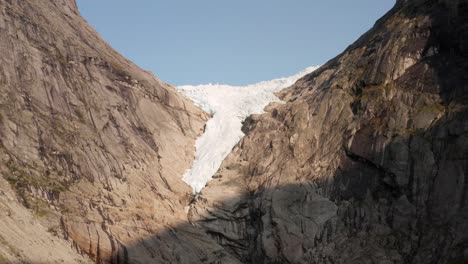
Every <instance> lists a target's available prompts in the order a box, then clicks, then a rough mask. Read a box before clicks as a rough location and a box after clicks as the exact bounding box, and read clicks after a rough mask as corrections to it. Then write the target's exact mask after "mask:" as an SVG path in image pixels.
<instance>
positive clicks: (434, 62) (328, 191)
mask: <svg viewBox="0 0 468 264" xmlns="http://www.w3.org/2000/svg"><path fill="white" fill-rule="evenodd" d="M467 76H468V2H467V1H464V0H450V1H449V0H406V1H397V3H396V5H395V7H394V8H393V9H392V10H391V11H390V12H389V13H388V14H386V15H385V16H384V17H383V18H382V19H380V20H379V21H378V22H377V23H376V24H375V26H374V27H373V28H372V29H371V30H370V31H369V32H367V33H366V34H365V35H364V36H362V37H361V38H360V39H359V40H358V41H357V42H356V43H354V44H353V45H351V46H350V47H349V48H348V49H346V50H345V51H344V52H343V53H342V54H341V55H339V56H338V57H336V58H334V59H332V60H331V61H329V62H328V63H326V64H325V65H323V66H322V67H321V68H320V69H318V70H317V71H315V72H314V73H312V74H310V75H308V76H305V77H304V78H302V79H300V80H299V81H298V82H297V83H296V84H295V85H293V86H292V87H290V88H288V89H286V90H284V91H282V92H281V93H280V94H279V95H280V97H281V98H282V99H283V100H285V101H286V103H285V104H277V105H270V106H269V107H268V113H266V114H263V115H256V116H252V117H250V118H249V119H248V120H247V121H246V122H245V124H244V129H243V130H244V131H245V132H247V136H246V137H245V138H244V139H243V140H242V141H241V142H240V143H239V144H238V145H237V147H235V148H234V150H233V152H232V153H231V155H230V156H228V158H227V159H226V160H225V161H224V163H223V165H222V167H221V169H220V170H219V171H218V173H217V175H215V177H214V178H216V179H215V180H213V181H211V182H210V183H209V185H208V186H207V187H206V188H204V189H203V190H202V193H201V195H200V197H199V198H198V200H197V201H196V202H195V203H193V204H192V205H191V209H190V213H189V215H190V219H191V222H192V223H193V224H195V225H197V226H199V227H200V228H202V229H205V230H206V232H207V233H208V234H210V235H211V236H212V237H213V238H215V239H216V240H217V241H218V243H219V244H221V245H222V246H223V247H224V248H225V249H226V250H227V251H228V252H230V253H231V254H233V255H235V256H237V258H238V259H239V260H241V261H243V262H245V263H467V262H468V207H467V206H468V195H467V191H468V178H467V172H468V152H467V151H468V113H467V108H466V107H467V103H468V94H467V92H468V79H467Z"/></svg>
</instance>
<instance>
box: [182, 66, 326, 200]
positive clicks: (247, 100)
mask: <svg viewBox="0 0 468 264" xmlns="http://www.w3.org/2000/svg"><path fill="white" fill-rule="evenodd" d="M316 68H317V67H309V68H307V69H305V70H304V71H302V72H300V73H298V74H295V75H293V76H290V77H284V78H278V79H274V80H270V81H263V82H259V83H255V84H251V85H247V86H231V85H221V84H208V85H195V86H194V85H183V86H180V87H178V88H177V89H178V90H179V91H181V92H182V93H183V94H185V95H186V96H187V97H188V98H190V99H192V101H193V102H195V104H196V105H198V106H200V107H201V108H202V109H203V110H204V111H205V112H207V113H210V114H211V115H212V118H211V119H210V120H209V121H208V122H207V123H206V126H205V131H204V133H203V135H201V136H200V137H199V138H198V139H197V142H196V144H195V145H196V148H197V151H196V154H195V160H194V162H193V165H192V168H191V169H190V170H188V171H187V172H186V173H185V174H184V176H183V180H184V181H185V182H186V183H187V184H189V185H190V186H192V188H193V189H194V191H195V192H196V193H197V192H199V191H200V190H201V189H202V188H203V187H204V186H205V185H206V183H207V182H208V181H209V180H211V177H212V176H213V175H214V174H215V173H216V171H217V170H218V169H219V166H220V165H221V163H222V162H223V160H224V159H225V158H226V156H227V155H229V153H230V152H231V150H232V148H233V147H234V146H235V145H236V144H237V143H238V142H239V140H240V139H241V138H242V137H244V133H243V132H242V123H243V122H244V120H245V119H246V118H247V117H249V116H250V115H253V114H260V113H262V112H263V109H264V108H265V106H266V105H267V104H269V103H272V102H279V101H280V100H279V99H278V98H277V97H276V96H275V94H274V93H275V92H279V91H280V90H282V89H284V88H286V87H289V86H291V85H292V84H294V83H295V82H296V81H297V79H299V78H300V77H302V76H304V75H305V74H307V73H310V72H312V71H314V70H315V69H316ZM213 146H215V147H213Z"/></svg>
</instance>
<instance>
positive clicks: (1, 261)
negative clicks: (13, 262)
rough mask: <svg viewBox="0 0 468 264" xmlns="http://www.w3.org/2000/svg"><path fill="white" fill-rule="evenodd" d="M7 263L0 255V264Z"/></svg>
mask: <svg viewBox="0 0 468 264" xmlns="http://www.w3.org/2000/svg"><path fill="white" fill-rule="evenodd" d="M7 263H8V261H7V259H6V258H5V257H4V256H3V255H2V254H0V264H7Z"/></svg>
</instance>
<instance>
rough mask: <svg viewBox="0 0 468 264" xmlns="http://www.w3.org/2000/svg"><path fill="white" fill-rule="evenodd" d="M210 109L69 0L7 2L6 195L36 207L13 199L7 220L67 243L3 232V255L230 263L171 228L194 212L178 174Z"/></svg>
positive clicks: (1, 31) (0, 145)
mask: <svg viewBox="0 0 468 264" xmlns="http://www.w3.org/2000/svg"><path fill="white" fill-rule="evenodd" d="M207 118H208V116H207V114H205V113H204V112H203V111H201V110H200V109H198V108H197V107H195V106H194V105H193V104H192V103H191V102H190V101H188V100H187V99H186V98H184V97H183V96H181V95H180V94H178V93H177V92H176V91H175V89H174V88H173V87H171V86H169V85H167V84H165V83H163V82H161V81H160V80H159V79H157V78H156V77H155V76H153V74H152V73H150V72H147V71H144V70H142V69H140V68H138V67H137V66H136V65H134V64H133V63H131V62H129V61H128V60H127V59H125V58H124V57H122V56H121V55H119V54H118V53H117V52H116V51H114V50H113V49H112V48H111V47H110V46H109V45H108V44H107V43H106V42H105V41H104V40H102V38H101V37H100V36H99V35H98V34H97V33H96V31H95V30H94V29H93V28H92V27H90V26H89V25H88V24H87V23H86V21H85V20H84V19H83V18H82V17H81V16H80V15H79V13H78V9H77V6H76V3H75V2H74V1H73V0H54V1H23V0H0V164H1V167H0V173H1V176H2V177H3V178H4V179H5V180H6V181H8V182H9V184H1V185H0V202H1V203H3V202H4V200H5V199H7V198H8V199H10V198H11V191H12V190H14V191H15V193H16V200H17V201H18V202H20V203H21V204H22V205H23V206H25V207H26V208H28V209H29V210H28V211H26V210H22V209H21V208H19V207H18V206H19V205H17V204H16V203H13V202H12V204H11V205H8V202H5V204H3V205H2V208H6V209H5V210H10V211H11V212H9V213H8V214H7V215H3V212H2V216H1V217H2V218H1V219H5V220H2V225H4V224H5V225H4V226H2V228H7V229H11V230H13V229H15V228H16V229H23V226H24V225H25V224H24V223H18V225H17V226H16V227H15V221H14V219H19V218H24V221H29V220H28V219H34V221H37V224H41V226H42V227H41V228H39V229H38V230H37V232H32V231H31V229H34V228H33V227H34V225H33V224H31V225H30V226H29V227H28V228H27V229H25V234H24V236H30V237H29V239H30V241H36V242H37V241H49V240H47V239H48V238H49V237H54V238H56V239H62V242H63V241H67V242H66V243H64V244H60V245H61V246H60V247H59V246H55V244H54V243H55V242H54V243H52V242H50V244H48V242H43V244H42V245H38V247H37V250H35V251H34V250H30V249H28V247H26V246H24V245H23V244H22V243H21V239H10V238H9V237H3V236H4V233H3V232H2V234H0V235H1V236H0V253H1V252H4V253H3V254H2V255H1V256H0V262H2V261H3V260H5V261H8V262H10V261H11V262H13V263H14V262H15V261H28V262H34V261H38V263H52V262H53V261H55V260H60V259H63V258H62V257H61V256H62V255H63V254H65V252H63V254H58V255H57V256H56V258H51V259H47V258H44V257H43V255H45V256H47V255H48V254H54V252H56V251H63V250H62V249H63V248H64V247H65V248H67V247H68V248H70V247H73V248H74V249H75V251H76V252H79V253H81V254H82V255H84V256H89V257H90V258H91V259H92V260H94V261H96V262H115V263H126V262H129V263H153V262H154V261H159V262H167V263H173V262H183V263H188V262H189V260H190V261H195V262H198V261H201V259H203V260H206V261H209V260H213V259H220V260H222V259H223V258H222V257H219V256H218V255H215V254H214V253H213V252H216V251H217V250H221V249H222V248H221V247H220V246H219V245H217V244H215V243H214V242H213V241H212V240H211V239H210V238H208V237H206V236H205V235H204V233H203V232H201V231H199V230H196V229H194V228H193V227H192V226H187V227H186V228H185V229H183V230H182V229H178V230H173V228H172V227H174V226H177V225H178V224H179V223H181V222H186V221H187V217H186V213H185V212H184V207H185V206H186V205H187V204H188V202H189V201H190V199H191V197H190V196H191V189H190V188H189V187H188V186H187V185H186V184H185V183H183V182H182V181H181V176H182V174H183V172H185V170H186V169H188V168H189V166H190V163H191V161H192V159H193V155H194V142H195V139H196V137H198V135H199V134H200V133H201V132H202V130H203V126H204V124H205V121H206V120H207ZM3 181H4V180H2V183H3ZM7 194H8V195H7ZM8 199H7V200H5V201H8ZM28 212H29V216H28V215H27V214H28ZM31 221H32V220H31ZM6 223H8V227H6V226H7V225H6ZM34 224H36V222H34ZM0 230H2V229H0ZM167 230H173V232H168V233H167V235H159V236H156V237H154V236H153V235H154V234H161V233H163V231H167ZM46 231H47V233H48V234H49V235H47V236H45V237H44V240H41V236H44V232H46ZM12 232H13V231H12ZM5 234H10V235H9V236H11V234H13V233H11V232H9V233H5ZM18 234H19V233H18ZM3 240H6V241H8V240H11V241H10V242H11V243H10V242H9V243H10V244H8V245H7V244H5V243H3V242H2V241H3ZM192 240H194V241H196V242H193V241H192ZM142 241H144V242H142ZM36 242H34V243H36ZM12 243H13V244H12ZM14 243H16V244H14ZM24 243H29V242H27V241H24ZM31 243H33V242H31ZM37 243H39V244H40V243H41V242H37ZM67 243H68V245H67ZM194 244H195V245H194ZM13 249H18V250H19V252H20V253H18V254H16V253H15V252H12V250H13ZM23 251H29V252H23ZM70 251H71V250H70ZM21 252H22V253H21ZM25 255H27V258H24V256H25ZM77 256H78V257H76V258H75V259H72V257H70V258H68V259H63V260H64V261H65V262H66V263H73V262H75V261H81V260H82V258H81V257H79V255H77ZM2 263H3V262H2Z"/></svg>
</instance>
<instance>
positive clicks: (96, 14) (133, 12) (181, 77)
mask: <svg viewBox="0 0 468 264" xmlns="http://www.w3.org/2000/svg"><path fill="white" fill-rule="evenodd" d="M77 2H78V6H79V8H80V11H81V14H82V15H83V16H84V17H85V18H86V19H87V20H88V22H89V23H91V25H93V26H94V27H95V28H96V29H97V31H98V32H99V33H100V34H101V35H102V36H103V37H104V38H105V39H106V40H107V41H108V42H109V43H110V44H111V45H112V46H113V47H114V48H115V49H117V50H118V51H119V52H120V53H122V54H123V55H124V56H126V57H127V58H129V59H130V60H132V61H133V62H135V63H136V64H138V65H139V66H140V67H142V68H144V69H146V70H150V71H152V72H153V73H154V74H155V75H156V76H158V77H159V78H161V79H162V80H164V81H165V82H168V83H171V84H173V85H182V84H204V83H210V82H211V83H226V84H231V85H245V84H250V83H254V82H257V81H262V80H270V79H273V78H277V77H283V76H289V75H293V74H295V73H297V72H299V71H301V70H302V69H304V68H306V67H308V66H313V65H319V64H323V63H325V62H326V61H328V60H329V59H331V58H333V57H335V56H336V55H338V54H339V53H340V52H342V51H343V50H344V49H345V48H346V47H347V46H348V45H350V44H351V43H352V42H354V41H355V40H356V39H357V38H358V37H359V36H360V35H362V34H363V33H364V32H366V31H367V30H368V29H370V28H371V27H372V25H373V24H374V23H375V21H376V20H377V19H378V18H380V17H381V16H382V15H384V14H385V13H386V12H387V11H388V10H390V8H391V7H392V6H393V5H394V3H395V0H353V1H351V0H327V1H318V0H289V1H287V0H235V1H232V0H138V1H128V0H99V1H97V0H77Z"/></svg>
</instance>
